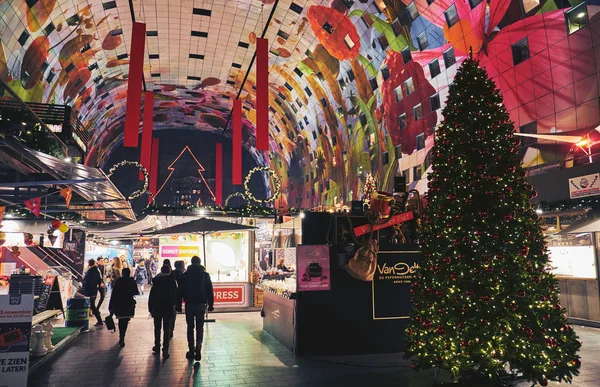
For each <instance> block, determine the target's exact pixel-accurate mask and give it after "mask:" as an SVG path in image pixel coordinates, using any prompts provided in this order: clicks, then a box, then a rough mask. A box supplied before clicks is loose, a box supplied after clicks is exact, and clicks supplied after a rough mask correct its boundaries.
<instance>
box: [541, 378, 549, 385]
mask: <svg viewBox="0 0 600 387" xmlns="http://www.w3.org/2000/svg"><path fill="white" fill-rule="evenodd" d="M547 385H548V379H546V378H543V379H541V380H540V386H547Z"/></svg>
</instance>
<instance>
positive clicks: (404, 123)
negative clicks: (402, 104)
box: [398, 113, 408, 129]
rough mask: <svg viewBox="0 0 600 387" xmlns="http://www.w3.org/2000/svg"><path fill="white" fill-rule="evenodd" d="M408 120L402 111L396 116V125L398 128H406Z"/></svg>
mask: <svg viewBox="0 0 600 387" xmlns="http://www.w3.org/2000/svg"><path fill="white" fill-rule="evenodd" d="M407 125H408V121H407V120H406V113H402V114H400V115H399V116H398V126H399V127H400V129H404V128H406V126H407Z"/></svg>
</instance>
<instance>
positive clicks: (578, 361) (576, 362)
mask: <svg viewBox="0 0 600 387" xmlns="http://www.w3.org/2000/svg"><path fill="white" fill-rule="evenodd" d="M571 364H573V365H574V366H575V367H577V368H579V367H581V360H579V359H575V360H573V361H572V362H571Z"/></svg>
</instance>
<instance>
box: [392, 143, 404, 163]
mask: <svg viewBox="0 0 600 387" xmlns="http://www.w3.org/2000/svg"><path fill="white" fill-rule="evenodd" d="M394 153H395V154H396V160H400V159H401V158H402V146H401V145H396V146H395V147H394Z"/></svg>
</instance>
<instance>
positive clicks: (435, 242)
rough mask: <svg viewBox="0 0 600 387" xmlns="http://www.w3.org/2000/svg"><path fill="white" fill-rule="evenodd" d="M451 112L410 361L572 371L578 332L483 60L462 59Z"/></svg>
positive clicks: (442, 131)
mask: <svg viewBox="0 0 600 387" xmlns="http://www.w3.org/2000/svg"><path fill="white" fill-rule="evenodd" d="M443 116H444V122H443V123H442V125H441V126H440V128H439V129H438V130H437V133H436V135H437V138H436V142H435V145H434V148H433V150H432V160H433V161H432V162H433V163H432V166H431V167H432V173H431V174H430V175H429V183H428V186H429V193H428V204H427V207H426V208H425V213H424V216H423V224H422V233H421V237H420V241H421V246H422V254H423V260H422V263H421V270H420V272H419V275H418V278H417V279H416V281H415V282H414V283H413V286H412V289H411V292H412V294H413V301H414V307H413V311H412V313H411V319H410V323H409V326H408V329H407V330H406V343H407V354H408V356H414V364H413V368H415V369H417V370H419V369H426V368H429V367H439V368H443V369H447V370H449V371H450V372H451V373H452V375H453V376H454V377H455V378H456V377H467V376H469V375H478V376H485V377H489V378H490V379H496V381H498V379H500V378H502V377H503V376H506V369H511V370H512V371H513V372H515V373H517V372H518V373H522V374H523V376H524V377H525V378H526V379H527V380H529V381H531V382H533V383H536V382H537V383H540V384H541V385H547V383H548V381H549V380H555V381H566V382H570V381H571V380H572V378H573V375H578V373H579V367H580V364H581V362H580V360H579V356H578V351H579V348H580V347H581V343H580V342H579V341H577V336H576V335H575V333H574V332H573V329H572V328H571V327H570V326H569V325H567V324H566V317H565V315H564V313H565V311H564V309H562V308H561V306H560V303H559V298H558V283H557V280H556V279H555V278H554V276H553V275H552V273H551V272H550V271H549V265H548V256H547V254H546V252H545V241H544V237H543V234H542V231H541V229H540V226H539V219H538V216H537V215H536V214H535V211H534V209H533V208H532V206H531V204H530V199H532V198H533V197H535V195H536V193H535V191H534V190H533V187H532V186H531V185H530V184H528V183H527V182H526V180H525V173H524V171H523V169H522V167H521V160H520V157H519V152H518V150H519V140H518V139H516V138H515V136H514V134H513V127H514V126H513V123H512V122H511V121H510V118H509V115H508V113H507V112H506V108H505V107H504V105H503V103H502V97H501V95H500V93H499V91H498V90H497V89H496V88H495V85H494V83H493V82H492V81H491V80H490V79H489V78H488V76H487V73H486V72H485V70H483V69H481V68H479V64H478V62H476V61H473V60H471V59H468V60H466V61H465V62H464V63H463V66H462V67H461V68H460V69H459V71H458V73H457V75H456V77H455V80H454V83H453V84H452V86H450V90H449V97H448V101H447V104H446V107H445V108H444V111H443Z"/></svg>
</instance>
